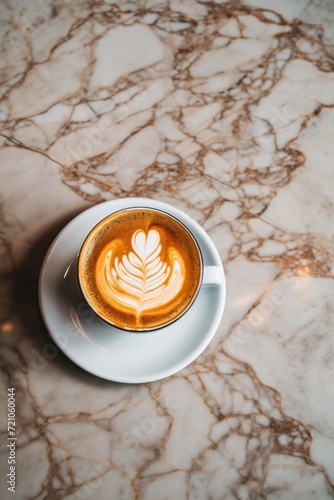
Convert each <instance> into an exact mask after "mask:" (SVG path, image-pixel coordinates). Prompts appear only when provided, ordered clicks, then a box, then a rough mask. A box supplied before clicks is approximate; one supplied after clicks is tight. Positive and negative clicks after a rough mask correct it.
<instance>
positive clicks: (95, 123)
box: [0, 0, 334, 500]
mask: <svg viewBox="0 0 334 500" xmlns="http://www.w3.org/2000/svg"><path fill="white" fill-rule="evenodd" d="M0 36H1V49H2V58H1V67H0V77H1V90H0V92H1V93H0V95H1V101H0V121H1V134H0V148H1V149H0V158H1V160H0V161H1V163H0V164H1V183H0V193H1V204H0V220H1V230H0V242H1V246H0V252H1V259H0V269H1V277H0V286H1V292H2V293H1V318H0V321H1V323H0V338H1V351H0V359H1V368H0V369H1V374H2V376H1V378H0V384H1V395H2V404H1V413H0V414H1V419H0V429H1V436H2V441H1V443H2V445H1V450H0V463H1V471H2V475H1V483H0V497H1V498H2V499H7V498H14V497H15V495H16V498H19V499H20V500H23V499H24V500H32V499H35V500H37V499H38V500H42V499H51V500H53V499H55V500H57V499H66V500H74V499H81V498H94V499H95V498H98V499H99V500H104V499H110V498H112V499H124V500H132V499H134V500H135V499H136V500H137V499H138V500H139V499H140V500H141V499H143V500H152V499H154V500H163V499H172V498H177V499H178V500H183V499H189V500H206V499H210V500H211V499H212V500H223V499H238V500H239V499H240V500H247V499H258V498H268V499H272V500H276V499H283V498H284V499H288V500H289V499H296V498H303V499H308V498H316V499H321V500H323V499H327V498H328V499H329V498H333V497H334V444H333V443H334V424H333V413H334V402H333V401H334V398H333V393H334V382H333V380H334V340H333V335H332V331H333V323H334V316H333V301H332V297H333V291H334V290H333V277H334V258H333V255H334V235H333V227H334V210H333V205H334V197H333V192H334V175H333V168H332V162H333V160H332V158H333V156H334V145H333V140H332V130H333V127H334V57H333V54H334V51H333V49H334V7H333V4H332V2H330V1H328V0H300V1H298V2H297V1H296V2H286V1H284V2H271V3H270V2H267V1H264V0H243V1H235V0H227V1H226V0H225V1H224V0H217V1H205V0H203V1H196V0H170V1H168V2H166V1H159V0H146V1H140V2H131V1H123V0H120V1H117V2H112V1H105V2H102V1H101V2H100V1H97V0H93V1H91V2H88V1H87V0H80V1H78V2H69V1H66V0H55V1H52V0H45V1H44V0H34V1H32V2H26V1H24V0H22V2H16V1H14V0H8V1H3V2H2V3H1V5H0ZM127 196H144V197H149V198H156V199H158V200H161V201H165V202H167V203H170V204H172V205H175V206H176V207H178V208H180V209H182V210H184V211H185V212H187V213H188V214H189V215H191V216H192V217H193V218H194V219H195V220H196V221H197V222H199V223H200V224H201V225H202V226H203V227H204V228H205V229H206V231H207V232H208V233H209V234H210V236H211V238H212V239H213V241H214V242H215V244H216V246H217V249H218V251H219V253H220V256H221V258H222V260H223V263H224V267H225V270H226V276H227V304H226V309H225V313H224V316H223V320H222V322H221V325H220V327H219V330H218V332H217V334H216V335H215V337H214V339H213V340H212V342H211V344H210V345H209V347H207V349H206V350H205V351H204V352H203V354H202V355H201V356H200V357H199V358H198V359H197V360H196V361H195V362H193V363H192V364H191V365H190V366H188V367H187V368H185V369H184V370H182V371H180V372H178V373H177V374H175V375H173V376H171V377H168V378H166V379H164V380H161V381H157V382H154V383H147V384H141V385H125V384H124V385H121V384H116V383H111V382H108V381H105V380H102V379H98V378H96V377H94V376H93V375H90V374H89V373H86V372H84V371H83V370H81V369H80V368H78V367H77V366H76V365H74V364H73V363H72V362H71V361H70V360H68V359H67V358H66V357H65V356H64V355H63V354H62V353H61V352H60V351H59V349H58V348H57V347H56V346H55V345H54V344H53V343H52V341H51V339H50V338H49V337H48V334H47V331H46V328H45V326H44V324H43V321H42V319H41V317H40V313H39V309H38V301H37V282H38V275H39V270H40V266H41V263H42V260H43V258H44V255H45V252H46V250H47V248H48V246H49V245H50V243H51V242H52V240H53V238H54V237H55V236H56V235H57V233H58V232H59V231H60V229H61V228H62V227H64V225H65V224H66V223H67V222H69V221H70V220H71V219H72V218H73V217H74V216H75V215H77V214H78V213H80V212H82V211H83V210H84V209H85V208H88V207H90V206H93V205H95V204H97V203H101V202H103V201H106V200H111V199H115V198H118V197H127ZM8 388H15V394H16V436H17V441H16V491H15V494H14V493H13V492H11V491H8V486H9V485H8V484H7V483H6V481H7V477H6V474H7V473H8V472H9V464H8V461H7V460H8V453H9V451H8V448H7V447H6V443H8V439H7V438H8V429H7V403H6V402H7V389H8Z"/></svg>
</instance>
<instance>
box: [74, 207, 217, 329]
mask: <svg viewBox="0 0 334 500" xmlns="http://www.w3.org/2000/svg"><path fill="white" fill-rule="evenodd" d="M122 205H123V208H121V209H118V208H117V206H118V204H117V201H116V200H115V211H111V212H110V214H109V215H108V216H107V217H105V218H103V219H102V220H101V221H99V222H98V224H96V225H95V226H94V227H93V228H92V229H91V230H90V231H89V233H88V234H87V237H86V239H85V241H84V242H83V245H82V247H81V250H80V252H79V259H78V262H79V264H78V281H79V285H80V288H81V291H82V293H83V296H84V298H85V300H86V302H87V303H88V305H89V306H90V308H91V309H92V310H93V311H94V312H95V313H96V314H97V316H98V317H99V318H100V319H102V320H103V321H104V322H106V323H107V324H110V325H111V326H113V327H116V328H118V329H120V330H125V331H135V332H148V331H153V330H158V329H161V328H164V327H166V326H169V325H170V324H172V323H173V324H174V323H177V321H178V320H179V319H180V318H181V316H183V315H184V314H185V313H186V312H187V311H188V310H189V309H190V308H192V307H194V306H195V305H196V298H197V296H198V293H199V292H200V289H201V287H202V286H205V287H208V286H225V275H224V270H223V266H222V264H221V261H220V259H219V257H217V259H216V260H218V261H219V264H217V262H215V263H214V264H213V265H211V263H210V264H207V263H205V262H204V260H203V255H202V250H201V242H200V241H198V238H195V236H194V234H193V231H194V229H196V231H195V232H197V233H198V230H199V228H200V226H199V225H198V224H197V223H196V222H195V221H194V220H193V219H192V218H191V217H190V216H189V215H187V214H186V213H185V212H183V211H181V210H179V209H177V208H175V207H173V206H172V205H169V204H166V203H163V202H159V201H157V200H152V199H146V198H128V199H124V198H123V199H122ZM124 206H125V207H126V208H124ZM137 209H138V210H143V209H144V210H145V209H146V210H153V211H154V212H159V213H161V214H163V215H164V216H165V217H167V218H170V220H171V221H172V220H173V221H175V220H176V221H177V222H178V223H179V224H180V225H181V226H182V228H183V230H185V231H186V232H187V233H188V234H190V235H191V238H192V239H193V241H194V242H195V245H196V247H197V250H198V257H199V261H200V277H199V283H198V287H197V289H196V293H194V294H193V296H192V298H191V300H190V302H189V304H188V305H187V307H186V308H183V309H182V310H181V311H180V313H179V314H176V315H175V317H173V318H172V319H171V320H166V321H164V322H163V323H162V324H159V325H158V326H157V325H154V326H153V327H152V326H150V327H139V328H137V327H133V326H131V325H129V324H126V322H125V323H122V324H121V323H119V322H115V320H111V319H110V318H108V317H107V316H106V315H105V314H104V313H103V311H101V309H99V308H98V307H97V306H96V304H95V303H94V302H93V301H92V300H91V298H90V296H89V293H87V290H86V289H85V285H84V280H83V279H82V276H81V275H80V273H82V270H81V269H82V266H80V262H81V261H84V260H85V259H86V253H87V246H89V245H87V244H86V243H87V242H89V241H91V240H94V238H95V239H96V234H98V232H99V230H100V228H101V227H103V224H104V223H105V222H106V221H109V219H110V218H111V219H112V218H113V217H114V216H115V214H122V213H125V212H126V213H128V212H129V211H133V210H137ZM171 223H172V222H171ZM93 235H94V238H93ZM200 236H201V239H204V245H202V246H205V247H210V248H211V249H212V251H213V252H214V253H215V254H216V255H217V256H218V252H217V250H216V248H215V246H214V244H213V242H212V240H211V239H210V237H209V236H208V234H207V233H206V232H205V231H204V230H203V228H200ZM113 306H114V302H113Z"/></svg>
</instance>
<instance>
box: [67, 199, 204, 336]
mask: <svg viewBox="0 0 334 500" xmlns="http://www.w3.org/2000/svg"><path fill="white" fill-rule="evenodd" d="M150 201H153V200H150ZM164 205H166V204H164ZM138 209H139V210H141V209H143V210H150V211H155V212H159V213H163V214H164V215H166V216H168V217H171V218H172V219H174V220H175V221H176V222H177V223H179V224H180V225H181V226H182V227H183V229H185V230H186V232H187V233H188V234H189V235H190V237H191V238H192V240H193V241H194V243H195V247H196V249H197V251H198V255H199V263H200V276H199V280H198V284H197V288H196V292H195V293H194V295H193V297H192V299H191V301H190V302H189V304H188V305H187V307H186V308H185V309H184V310H182V312H181V313H180V314H178V315H177V316H176V317H175V318H173V319H172V320H170V321H168V322H166V323H164V324H163V325H158V326H154V327H149V328H143V329H134V328H126V327H122V326H118V325H116V324H115V323H113V322H111V321H109V320H108V319H106V318H104V317H103V316H102V315H101V314H100V313H99V312H98V311H97V309H96V308H95V307H94V305H93V304H92V303H91V301H90V299H89V298H88V296H87V294H86V292H85V290H84V287H83V285H82V282H81V278H80V273H79V263H80V258H81V256H82V254H83V249H84V247H85V245H86V243H87V241H88V239H89V238H90V236H91V235H92V233H93V232H94V231H95V230H96V229H97V228H98V226H99V225H102V224H103V223H104V222H105V221H106V220H107V219H109V218H110V217H112V216H114V215H116V214H117V213H119V212H125V211H131V210H138ZM178 210H179V209H178ZM179 212H181V211H180V210H179ZM181 213H182V212H181ZM185 215H187V214H185ZM187 217H189V216H188V215H187ZM76 271H77V272H76V275H77V280H78V283H79V288H80V291H81V293H82V295H83V297H84V299H85V301H86V303H87V305H88V306H89V307H90V309H91V310H92V311H93V313H94V314H95V315H96V316H97V317H98V318H99V319H100V320H101V321H103V322H104V323H105V324H107V325H108V326H110V327H112V328H115V329H117V330H120V331H122V332H127V333H134V334H138V333H140V334H145V333H152V332H155V331H157V330H163V329H164V328H166V327H168V326H170V325H172V324H173V323H175V322H176V321H178V320H179V319H180V318H182V316H184V315H185V314H186V313H187V312H188V311H189V309H190V308H191V307H192V306H193V305H194V303H195V301H196V299H197V297H198V294H199V292H200V290H201V287H202V282H203V274H204V259H203V254H202V250H201V247H200V244H199V243H198V241H197V239H196V237H195V235H194V234H193V233H192V231H191V230H190V229H189V228H188V227H187V225H186V224H185V223H184V222H183V221H181V220H180V219H179V218H178V217H176V216H175V215H173V214H171V213H170V212H168V211H167V207H166V209H161V208H158V207H155V206H149V205H145V204H143V205H139V204H138V205H132V206H130V207H124V208H119V209H117V210H114V211H112V212H110V214H108V215H107V216H105V217H103V219H101V220H99V221H98V222H97V223H96V224H95V225H94V226H93V227H92V228H91V229H90V230H89V232H88V233H87V235H86V237H85V239H84V240H83V243H82V245H81V247H80V250H79V252H78V258H77V266H76Z"/></svg>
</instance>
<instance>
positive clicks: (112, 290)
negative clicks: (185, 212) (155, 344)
mask: <svg viewBox="0 0 334 500" xmlns="http://www.w3.org/2000/svg"><path fill="white" fill-rule="evenodd" d="M200 279H201V256H200V252H199V249H198V246H197V244H196V242H195V240H194V239H193V237H192V235H191V234H190V233H189V232H188V230H187V229H186V228H185V227H184V226H183V225H182V224H181V223H180V222H179V221H177V220H176V219H174V218H173V217H171V216H169V215H168V214H165V213H163V212H160V211H156V210H152V209H129V210H125V211H121V212H117V213H115V214H112V215H110V216H109V217H107V218H106V219H104V220H103V221H101V222H100V223H99V224H98V225H97V226H96V227H95V228H94V229H93V231H92V232H91V233H90V235H89V236H88V238H87V239H86V241H85V243H84V245H83V248H82V250H81V252H80V258H79V281H80V284H81V288H82V291H83V293H84V295H85V297H86V299H87V300H88V302H89V303H90V305H91V306H92V308H93V309H94V310H95V311H96V312H97V314H99V315H100V316H101V317H102V318H103V319H104V320H106V321H107V322H109V323H111V324H113V325H115V326H117V327H120V328H124V329H127V330H138V331H141V330H150V329H155V328H159V327H161V326H164V325H166V324H169V323H171V322H172V321H174V320H175V319H176V318H178V317H179V316H180V315H182V314H183V313H184V312H185V311H186V310H187V309H188V307H189V305H190V304H191V303H192V301H193V299H194V297H195V296H196V294H197V292H198V288H199V286H200Z"/></svg>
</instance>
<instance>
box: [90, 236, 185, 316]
mask: <svg viewBox="0 0 334 500" xmlns="http://www.w3.org/2000/svg"><path fill="white" fill-rule="evenodd" d="M131 245H132V250H133V251H130V252H129V253H128V254H125V255H122V257H121V258H119V257H118V256H117V255H116V254H117V253H119V248H118V249H117V251H116V248H114V247H111V248H107V249H106V251H105V252H104V253H103V254H102V255H101V256H100V259H103V260H102V262H99V263H98V265H97V268H98V269H99V273H100V276H99V277H98V280H97V281H98V282H99V284H100V287H101V289H100V293H101V294H102V296H104V298H105V299H106V300H107V301H108V302H111V303H113V304H115V306H116V307H118V308H120V309H121V310H122V309H123V310H124V311H128V310H131V311H132V312H133V313H134V314H135V315H136V317H137V319H138V318H139V317H140V314H141V313H143V311H147V310H154V309H157V308H159V307H161V306H164V305H165V304H167V303H168V302H170V301H171V300H172V299H173V298H174V297H175V296H176V295H177V294H178V293H179V291H180V290H181V288H182V284H183V281H184V263H183V260H182V257H181V256H180V255H179V253H178V252H177V251H176V250H175V249H174V248H169V249H168V259H167V262H163V260H162V259H161V250H162V247H161V243H160V235H159V232H158V231H157V230H156V229H151V230H149V231H148V233H147V234H146V233H145V232H144V231H143V230H137V231H135V232H134V234H133V236H132V238H131Z"/></svg>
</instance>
